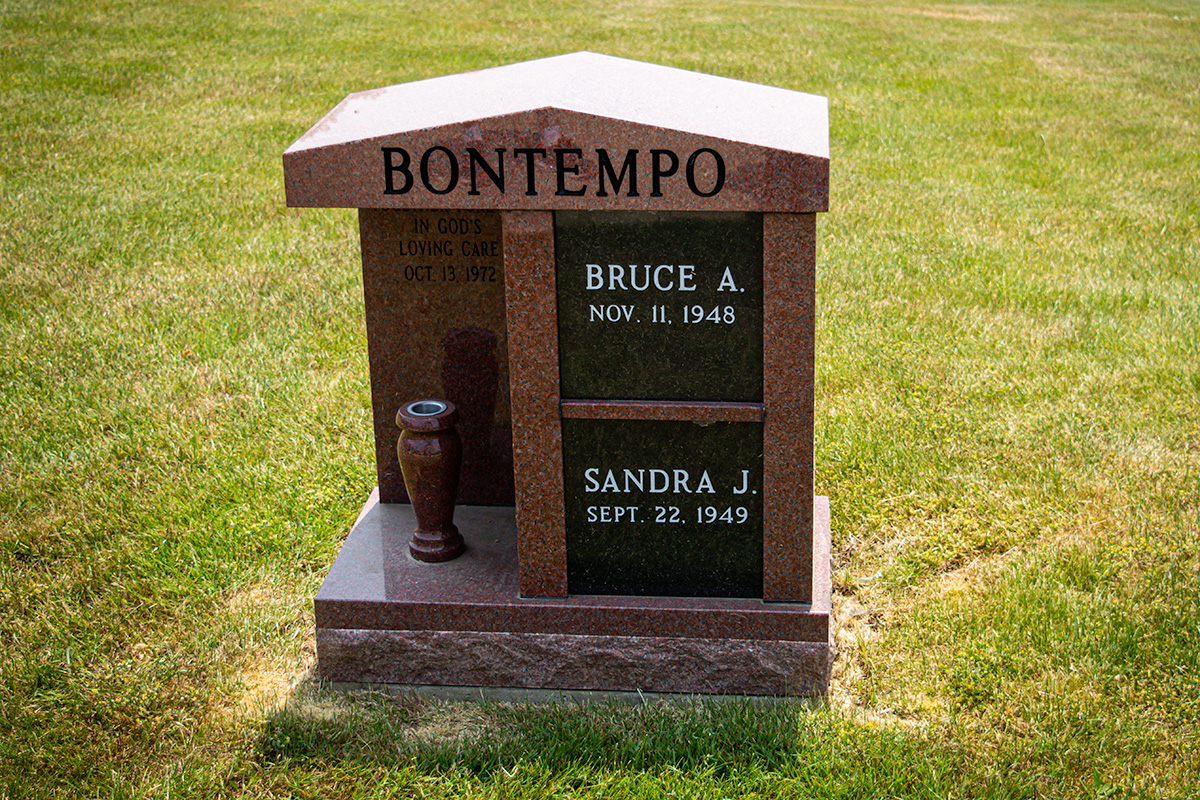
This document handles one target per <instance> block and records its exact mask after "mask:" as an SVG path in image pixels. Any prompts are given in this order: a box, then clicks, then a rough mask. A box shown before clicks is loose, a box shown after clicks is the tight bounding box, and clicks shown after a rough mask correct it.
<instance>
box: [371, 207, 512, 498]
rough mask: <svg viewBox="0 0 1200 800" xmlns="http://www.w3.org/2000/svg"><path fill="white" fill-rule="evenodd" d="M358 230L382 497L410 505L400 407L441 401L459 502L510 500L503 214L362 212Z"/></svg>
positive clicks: (509, 414)
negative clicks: (457, 466) (459, 448)
mask: <svg viewBox="0 0 1200 800" xmlns="http://www.w3.org/2000/svg"><path fill="white" fill-rule="evenodd" d="M359 229H360V236H361V240H362V258H363V296H364V300H365V305H366V323H367V353H368V356H369V359H370V364H371V405H372V414H373V418H374V423H375V459H376V466H377V471H378V480H379V492H380V496H381V499H382V500H383V502H385V503H399V502H407V500H408V494H407V491H406V490H405V487H404V478H403V475H402V474H401V471H400V463H399V461H398V460H397V457H396V441H397V439H398V438H399V436H400V428H399V426H398V425H397V424H396V412H397V411H398V410H399V409H400V408H401V407H402V406H403V405H404V404H405V403H408V402H409V401H412V400H417V399H420V398H423V397H435V398H441V399H443V400H449V401H451V402H452V403H454V404H455V405H456V406H457V407H458V423H457V427H458V432H459V435H460V436H461V437H462V443H463V465H462V473H461V478H460V482H459V490H458V501H459V502H460V503H471V504H480V505H492V504H498V505H512V504H513V467H512V415H511V413H510V411H509V403H508V398H509V393H508V332H507V328H506V326H505V305H504V279H505V276H504V251H503V246H502V238H501V226H500V214H498V213H496V212H474V213H456V212H449V211H404V210H379V209H363V210H362V211H360V213H359Z"/></svg>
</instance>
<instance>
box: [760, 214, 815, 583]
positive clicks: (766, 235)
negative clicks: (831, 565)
mask: <svg viewBox="0 0 1200 800" xmlns="http://www.w3.org/2000/svg"><path fill="white" fill-rule="evenodd" d="M816 226H817V223H816V215H815V214H764V215H763V247H764V250H763V280H764V285H763V350H764V353H763V359H764V362H765V363H764V365H763V410H764V416H763V419H764V430H763V442H764V445H763V487H764V491H765V495H764V497H763V537H764V538H763V559H764V561H763V570H764V574H763V599H765V600H779V601H789V602H795V603H806V602H809V600H810V599H811V597H812V596H811V595H810V594H809V591H810V589H811V586H812V584H811V583H810V582H809V581H808V580H806V578H807V576H809V575H812V574H813V570H814V568H821V566H820V565H819V564H817V563H816V560H815V559H814V557H813V540H812V536H811V535H810V534H809V531H811V530H813V517H812V513H813V505H812V503H811V502H810V501H809V498H811V497H812V496H813V369H814V362H813V352H814V350H813V348H814V343H815V340H816V326H815V324H814V319H815V304H816ZM826 559H828V556H826ZM824 568H826V569H827V568H828V565H825V567H824Z"/></svg>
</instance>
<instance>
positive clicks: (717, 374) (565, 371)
mask: <svg viewBox="0 0 1200 800" xmlns="http://www.w3.org/2000/svg"><path fill="white" fill-rule="evenodd" d="M554 216H555V253H556V256H555V257H556V262H557V282H558V338H559V364H560V369H561V381H562V383H561V393H560V394H561V396H562V397H577V398H589V399H621V398H633V399H644V400H726V401H749V402H759V401H761V400H762V396H763V392H762V382H763V342H762V336H763V334H762V331H763V327H762V319H763V317H762V299H763V294H762V290H763V276H762V263H763V260H762V253H763V239H762V215H761V214H753V213H734V212H729V213H700V212H657V213H656V212H605V213H601V212H589V213H584V212H567V211H559V212H556V213H555V215H554Z"/></svg>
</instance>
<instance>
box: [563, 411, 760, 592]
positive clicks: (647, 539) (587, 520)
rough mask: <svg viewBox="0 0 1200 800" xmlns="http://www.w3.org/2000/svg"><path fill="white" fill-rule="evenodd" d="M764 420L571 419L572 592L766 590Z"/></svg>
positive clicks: (566, 426)
mask: <svg viewBox="0 0 1200 800" xmlns="http://www.w3.org/2000/svg"><path fill="white" fill-rule="evenodd" d="M762 453H763V440H762V425H761V424H760V423H755V422H712V423H704V424H697V423H695V422H655V421H642V420H585V419H564V420H563V475H564V480H565V492H564V495H565V498H566V530H567V584H568V587H569V588H570V591H571V592H572V593H573V594H624V595H662V596H680V597H754V598H761V597H762V578H763V546H762V542H763V531H762Z"/></svg>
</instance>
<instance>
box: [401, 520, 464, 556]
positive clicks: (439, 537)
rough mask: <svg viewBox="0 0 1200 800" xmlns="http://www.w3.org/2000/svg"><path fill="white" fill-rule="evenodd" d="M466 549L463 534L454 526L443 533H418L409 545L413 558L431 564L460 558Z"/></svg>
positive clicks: (442, 531)
mask: <svg viewBox="0 0 1200 800" xmlns="http://www.w3.org/2000/svg"><path fill="white" fill-rule="evenodd" d="M466 549H467V548H466V544H465V543H464V542H463V537H462V534H460V533H459V532H458V527H457V526H455V525H454V524H451V525H449V526H448V527H447V528H446V529H445V530H441V531H416V532H415V533H413V537H412V541H410V542H409V543H408V552H409V553H410V554H412V557H413V558H415V559H416V560H417V561H424V562H426V563H431V564H433V563H437V562H439V561H449V560H451V559H454V558H458V557H459V556H460V555H462V554H463V551H464V550H466Z"/></svg>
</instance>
